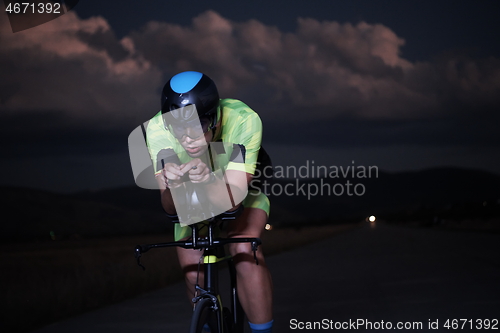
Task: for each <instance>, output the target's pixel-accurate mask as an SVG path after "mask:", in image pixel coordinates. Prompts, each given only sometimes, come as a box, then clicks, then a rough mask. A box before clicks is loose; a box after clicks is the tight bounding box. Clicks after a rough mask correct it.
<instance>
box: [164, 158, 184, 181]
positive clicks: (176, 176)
mask: <svg viewBox="0 0 500 333" xmlns="http://www.w3.org/2000/svg"><path fill="white" fill-rule="evenodd" d="M162 175H163V177H164V179H165V183H166V184H167V187H176V186H177V185H180V183H181V178H182V176H184V172H182V171H181V166H180V165H177V164H175V163H167V164H165V166H164V167H163V170H162Z"/></svg>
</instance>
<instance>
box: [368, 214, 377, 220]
mask: <svg viewBox="0 0 500 333" xmlns="http://www.w3.org/2000/svg"><path fill="white" fill-rule="evenodd" d="M375 220H376V217H375V216H373V215H372V216H370V217H369V218H368V221H370V222H375Z"/></svg>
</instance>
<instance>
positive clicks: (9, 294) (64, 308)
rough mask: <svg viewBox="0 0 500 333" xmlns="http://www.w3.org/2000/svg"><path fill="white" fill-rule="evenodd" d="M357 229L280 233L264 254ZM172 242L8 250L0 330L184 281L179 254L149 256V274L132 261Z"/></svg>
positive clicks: (155, 238)
mask: <svg viewBox="0 0 500 333" xmlns="http://www.w3.org/2000/svg"><path fill="white" fill-rule="evenodd" d="M355 226H356V224H349V225H336V226H323V227H321V226H318V227H310V228H300V229H299V228H282V229H279V228H275V229H273V230H272V231H270V232H267V231H266V232H265V233H264V234H263V237H262V240H263V244H264V245H263V250H264V252H265V253H266V254H267V255H272V254H275V253H279V252H282V251H286V250H288V249H291V248H296V247H298V246H300V245H305V244H308V243H311V242H314V241H317V240H321V239H324V238H327V237H329V236H332V235H334V234H336V233H338V232H341V231H343V230H346V229H348V228H352V227H355ZM170 240H171V236H170V235H169V236H166V235H151V236H137V237H120V238H109V239H90V240H63V241H50V242H33V243H24V244H23V243H16V244H9V245H3V246H2V252H1V253H2V254H1V262H2V266H3V267H2V271H3V273H2V275H1V281H0V282H1V287H0V288H1V290H2V291H1V294H2V300H3V302H2V317H3V318H2V320H1V327H0V330H1V331H2V332H27V331H30V330H32V329H35V328H38V327H41V326H44V325H48V324H50V323H52V322H55V321H58V320H61V319H63V318H68V317H70V316H73V315H76V314H79V313H83V312H85V311H89V310H93V309H97V308H99V307H102V306H105V305H108V304H112V303H116V302H119V301H123V300H125V299H127V298H132V297H135V296H138V295H140V294H142V293H145V292H148V291H151V290H154V289H159V288H162V287H165V286H167V285H169V284H170V283H173V282H177V281H179V280H180V279H181V278H182V276H181V272H180V270H179V267H178V262H177V258H176V256H175V249H172V248H170V249H158V250H154V251H150V252H148V253H147V254H145V255H144V256H143V264H144V265H145V266H146V267H147V269H146V271H145V272H144V271H143V270H142V269H140V268H139V267H138V266H137V264H136V261H135V258H134V256H133V249H134V247H135V245H137V244H144V243H155V242H165V241H170Z"/></svg>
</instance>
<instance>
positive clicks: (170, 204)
mask: <svg viewBox="0 0 500 333" xmlns="http://www.w3.org/2000/svg"><path fill="white" fill-rule="evenodd" d="M156 181H157V182H158V187H159V189H160V195H161V205H162V207H163V209H164V210H165V212H166V213H167V214H170V215H175V214H177V212H176V210H175V205H174V200H173V198H172V193H171V192H170V189H168V188H167V187H166V179H165V177H164V176H163V173H160V174H158V175H157V176H156Z"/></svg>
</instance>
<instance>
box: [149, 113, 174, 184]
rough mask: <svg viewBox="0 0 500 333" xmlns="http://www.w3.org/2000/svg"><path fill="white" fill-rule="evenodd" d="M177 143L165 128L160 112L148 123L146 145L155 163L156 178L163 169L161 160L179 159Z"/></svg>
mask: <svg viewBox="0 0 500 333" xmlns="http://www.w3.org/2000/svg"><path fill="white" fill-rule="evenodd" d="M175 142H176V139H175V138H174V137H173V135H172V134H171V133H170V132H169V131H167V130H166V129H165V127H164V126H163V121H162V117H161V112H159V113H158V114H156V115H155V116H154V117H153V118H152V119H151V120H150V121H149V122H148V125H147V127H146V143H147V145H148V150H149V155H150V156H151V161H152V162H153V168H154V172H155V176H156V175H158V174H159V173H160V172H161V169H162V163H161V161H160V159H164V161H167V160H168V159H169V158H174V156H175V158H177V155H176V153H175V150H174V146H175ZM165 163H166V162H165Z"/></svg>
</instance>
